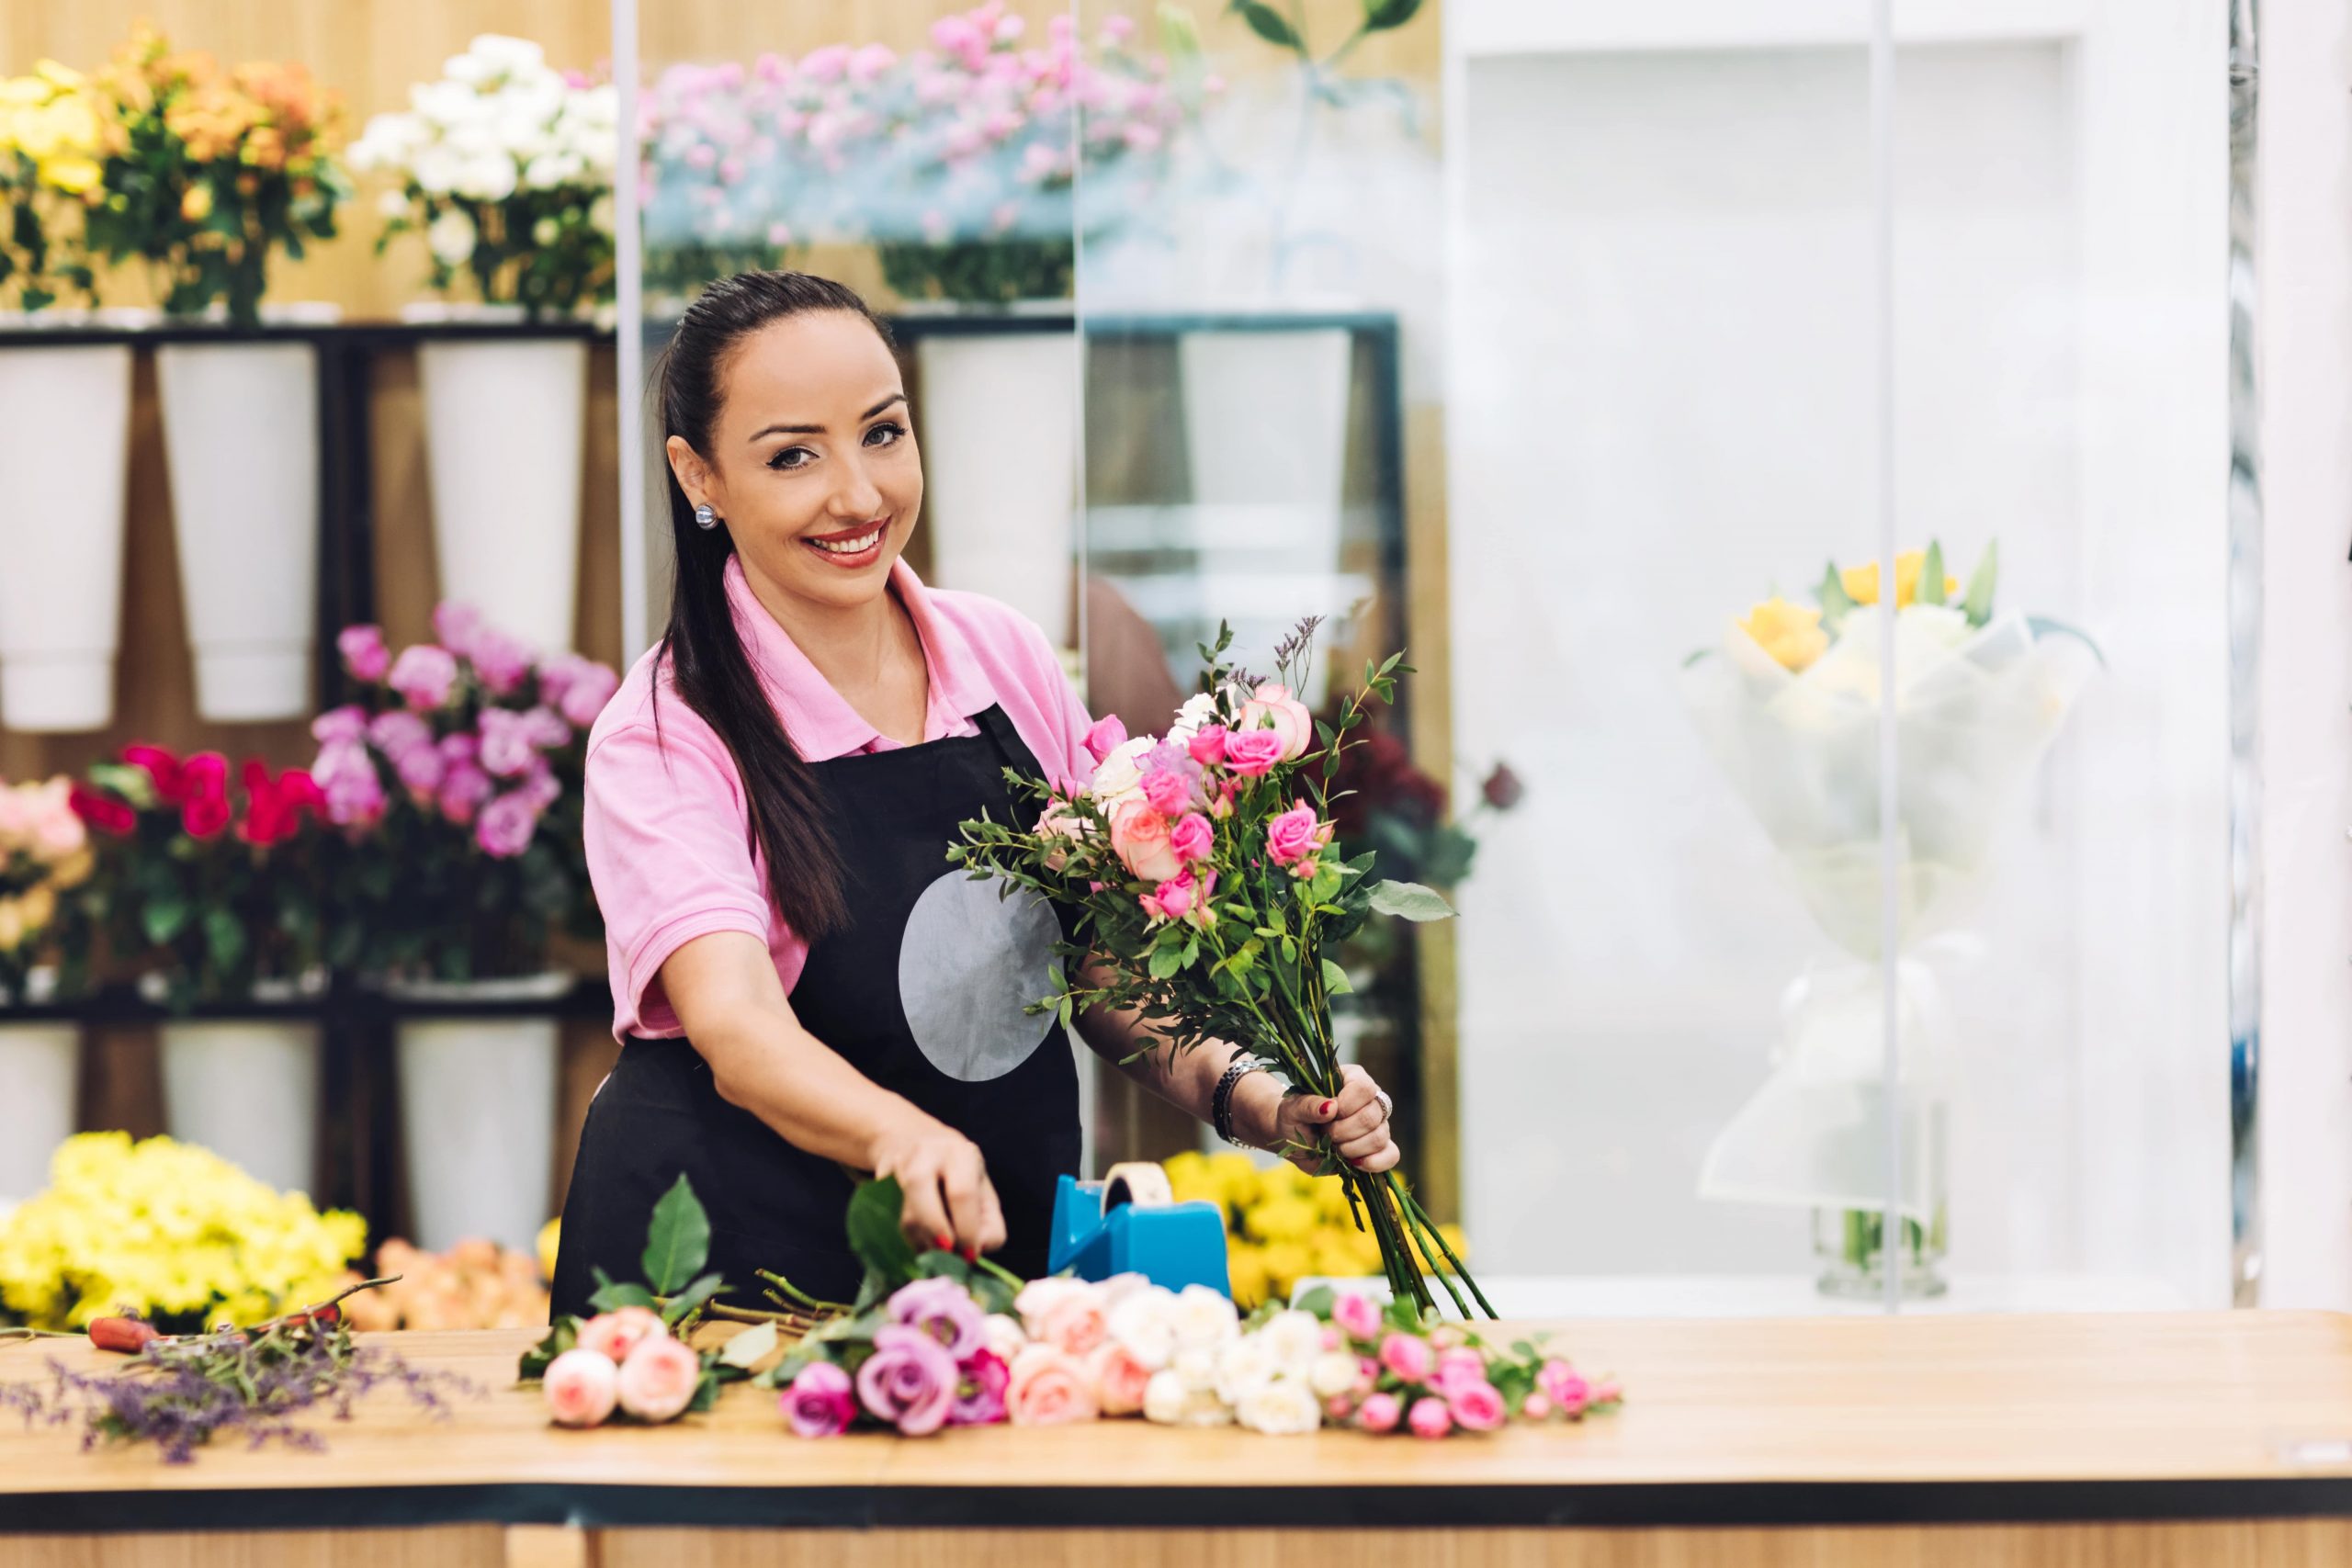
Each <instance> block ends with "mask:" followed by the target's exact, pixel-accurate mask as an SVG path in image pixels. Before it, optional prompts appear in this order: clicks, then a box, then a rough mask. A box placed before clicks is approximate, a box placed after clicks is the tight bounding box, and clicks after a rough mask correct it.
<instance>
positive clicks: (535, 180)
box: [523, 152, 565, 190]
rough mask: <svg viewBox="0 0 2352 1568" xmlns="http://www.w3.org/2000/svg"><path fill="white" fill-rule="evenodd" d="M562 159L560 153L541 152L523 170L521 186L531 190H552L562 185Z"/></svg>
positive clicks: (563, 170)
mask: <svg viewBox="0 0 2352 1568" xmlns="http://www.w3.org/2000/svg"><path fill="white" fill-rule="evenodd" d="M564 173H565V168H564V159H563V155H562V154H561V153H558V152H542V153H540V154H539V155H538V156H537V157H536V158H534V159H532V160H531V161H530V162H529V163H528V164H526V165H524V168H523V184H524V185H525V186H527V187H528V188H530V189H532V190H553V189H555V187H556V186H560V185H561V184H563V179H564Z"/></svg>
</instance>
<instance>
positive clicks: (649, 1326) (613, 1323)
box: [579, 1307, 670, 1366]
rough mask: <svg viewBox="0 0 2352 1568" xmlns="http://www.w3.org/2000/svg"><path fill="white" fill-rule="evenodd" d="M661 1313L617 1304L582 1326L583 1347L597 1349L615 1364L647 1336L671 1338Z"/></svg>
mask: <svg viewBox="0 0 2352 1568" xmlns="http://www.w3.org/2000/svg"><path fill="white" fill-rule="evenodd" d="M669 1333H670V1330H669V1328H668V1327H667V1326H666V1325H663V1323H662V1318H661V1314H658V1313H655V1312H653V1311H652V1310H651V1309H650V1308H647V1307H616V1308H615V1309H614V1310H612V1311H611V1312H607V1313H599V1314H597V1315H595V1316H594V1317H592V1318H590V1319H589V1320H588V1321H587V1322H585V1323H583V1324H582V1325H580V1340H579V1344H580V1348H582V1349H583V1350H594V1351H595V1352H596V1353H597V1354H598V1355H600V1356H602V1357H604V1358H605V1359H606V1360H608V1361H610V1362H612V1363H613V1364H614V1365H615V1366H618V1365H620V1363H621V1362H623V1361H626V1360H628V1353H629V1352H630V1351H631V1350H634V1349H636V1348H638V1347H639V1345H641V1344H643V1343H644V1342H645V1341H647V1340H648V1339H661V1338H666V1337H668V1336H669Z"/></svg>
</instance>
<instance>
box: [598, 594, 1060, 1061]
mask: <svg viewBox="0 0 2352 1568" xmlns="http://www.w3.org/2000/svg"><path fill="white" fill-rule="evenodd" d="M890 587H891V589H892V590H893V591H894V592H896V593H897V594H898V595H899V602H900V603H901V604H904V605H905V606H906V607H907V612H908V614H909V615H910V617H911V618H912V619H913V621H914V626H915V631H916V633H917V635H918V636H919V637H921V639H922V653H923V663H924V665H925V667H926V668H927V669H928V671H929V672H930V679H931V698H930V707H929V711H928V712H927V713H926V714H925V716H924V718H923V731H922V738H923V739H925V740H927V741H928V740H939V739H946V738H948V737H951V736H959V735H976V734H978V732H979V726H978V724H977V723H975V722H974V716H976V715H978V714H981V713H985V712H987V711H988V708H989V705H990V704H992V703H993V704H996V705H1000V706H1001V707H1002V708H1003V709H1004V712H1005V716H1006V717H1008V718H1010V719H1011V720H1012V728H1013V729H1014V730H1015V731H1016V732H1018V733H1019V735H1020V737H1021V739H1023V741H1025V742H1026V743H1027V744H1028V747H1029V750H1031V751H1033V752H1035V754H1036V757H1037V762H1038V765H1039V766H1040V767H1042V768H1044V769H1045V771H1046V775H1047V776H1048V777H1050V778H1053V779H1055V780H1057V781H1060V780H1068V779H1078V778H1084V777H1086V776H1087V775H1088V774H1089V773H1091V771H1092V768H1093V763H1092V761H1091V759H1090V758H1089V757H1088V756H1087V753H1086V747H1085V737H1086V731H1087V729H1088V728H1089V727H1090V725H1091V722H1092V721H1091V719H1089V718H1088V717H1087V714H1086V706H1085V705H1084V704H1083V703H1082V702H1081V701H1080V699H1079V695H1078V694H1077V692H1075V691H1073V690H1072V689H1071V687H1070V683H1069V677H1067V676H1066V675H1064V674H1063V673H1062V665H1061V660H1060V658H1059V656H1058V655H1057V654H1056V652H1055V651H1054V649H1053V647H1052V645H1051V644H1050V643H1049V642H1048V641H1047V640H1046V634H1045V633H1044V632H1042V631H1040V630H1038V629H1037V626H1036V625H1035V623H1034V622H1032V621H1030V620H1028V619H1027V618H1026V617H1024V616H1023V615H1021V614H1020V613H1019V612H1018V611H1015V610H1013V609H1011V608H1009V607H1008V606H1006V605H1004V604H999V603H998V602H997V601H995V600H993V599H989V598H984V597H982V596H981V595H979V594H977V593H958V592H951V591H948V590H944V589H940V590H935V589H927V588H925V587H924V586H923V585H922V581H920V580H918V579H917V578H916V576H915V573H914V569H913V568H911V567H910V566H908V565H907V563H906V562H905V561H903V560H901V561H899V562H898V563H897V565H895V566H894V567H893V568H892V569H891V572H890ZM727 596H728V600H729V603H730V604H732V605H733V606H734V608H735V625H736V627H737V629H738V630H739V631H740V632H741V635H742V638H743V647H744V649H745V651H746V652H748V653H749V654H750V655H751V657H752V663H753V667H754V668H755V669H757V671H759V674H760V678H761V682H762V683H763V685H764V686H765V687H766V688H767V693H768V699H769V701H771V702H772V703H774V704H775V710H776V715H777V716H778V717H779V718H781V719H782V720H783V722H784V727H785V733H786V734H787V735H789V736H790V737H791V738H792V740H793V743H794V745H796V746H797V748H798V749H799V751H800V754H801V755H802V756H803V757H806V758H807V759H808V760H809V761H812V762H821V761H829V760H830V759H831V758H834V757H845V756H849V755H851V754H852V753H854V752H861V751H888V750H897V749H898V747H899V742H898V741H895V740H892V739H889V738H888V736H885V735H883V734H881V733H880V732H879V731H877V730H876V728H874V727H873V726H872V725H870V724H868V723H866V722H865V719H863V718H861V717H859V716H858V713H857V710H856V709H855V708H854V707H852V706H850V705H849V704H848V702H846V701H845V700H844V699H843V698H842V695H841V694H839V693H837V692H835V691H834V690H833V688H832V687H831V685H830V684H828V683H827V682H826V680H825V678H824V677H823V676H822V675H820V674H819V673H818V672H817V667H816V666H815V665H813V664H811V663H810V662H809V657H808V655H806V654H804V653H802V652H801V651H800V649H799V647H798V646H797V644H795V643H794V642H793V640H792V638H791V637H789V636H787V635H786V632H785V630H784V628H783V627H782V626H778V625H776V623H775V617H774V616H772V615H769V614H768V613H767V611H766V610H765V609H764V608H763V606H762V605H761V604H760V602H759V601H758V599H756V598H755V597H753V596H752V589H751V584H750V583H749V582H747V581H745V580H744V577H743V568H742V564H741V562H740V561H735V560H729V562H728V563H727ZM659 652H660V650H659V649H654V650H652V651H650V652H648V653H647V654H646V655H645V657H644V658H642V659H640V660H638V661H637V665H636V667H635V668H634V669H632V670H630V671H629V672H628V679H627V680H625V681H623V682H621V688H620V691H619V692H618V693H617V694H616V695H615V696H614V698H613V700H612V702H611V703H610V704H609V705H606V707H605V712H604V715H603V716H602V717H600V718H598V719H597V721H596V726H595V728H594V730H592V731H591V732H590V733H589V737H588V787H587V803H586V808H587V822H586V835H587V850H588V875H589V879H590V880H591V881H592V882H593V883H594V886H595V889H596V903H597V905H598V907H599V908H602V909H603V911H604V916H605V948H606V956H607V959H608V962H609V964H610V968H611V975H612V984H613V1032H614V1034H615V1035H616V1036H617V1037H619V1038H622V1039H627V1038H628V1036H630V1035H632V1034H635V1035H639V1036H644V1037H648V1038H656V1039H659V1038H666V1037H670V1036H674V1035H677V1034H681V1033H684V1030H683V1029H682V1028H681V1027H680V1025H679V1023H678V1015H677V1014H676V1013H675V1012H673V1010H671V1008H670V1004H669V1002H668V1000H667V999H666V998H664V997H663V996H662V981H661V972H662V963H663V961H664V960H666V959H668V957H669V956H670V954H672V953H675V952H677V951H678V949H679V948H680V947H682V946H684V944H685V943H686V942H691V941H692V940H694V939H695V937H698V936H707V935H708V934H710V933H711V932H713V931H746V932H749V933H750V934H752V935H753V936H757V937H759V938H761V939H763V941H765V942H766V943H767V944H768V952H769V953H771V954H773V955H774V957H775V969H776V974H777V976H780V977H781V978H782V979H783V981H784V987H785V989H786V991H787V992H789V991H790V990H791V989H792V987H794V985H796V984H797V982H798V980H799V978H800V970H801V965H802V964H804V963H805V962H806V961H807V959H808V956H809V947H808V944H807V943H806V942H802V941H801V940H800V939H799V938H798V937H797V936H795V935H794V934H793V933H792V931H791V930H790V929H789V928H788V927H786V925H785V923H784V917H783V916H782V915H781V914H779V913H778V912H777V910H776V908H775V904H774V903H773V902H772V901H771V900H770V899H769V897H768V893H767V862H766V860H765V858H764V857H763V855H762V854H761V853H760V850H759V845H758V840H757V839H756V838H755V837H754V835H753V834H752V825H751V814H750V810H749V808H748V807H747V806H746V805H745V802H744V796H743V785H742V780H741V775H740V774H738V773H737V772H736V769H735V762H734V759H733V758H732V757H731V756H730V755H729V753H728V750H727V746H726V743H725V742H724V741H722V740H720V739H719V738H718V733H717V732H716V731H714V730H713V729H712V728H710V726H709V725H707V724H706V723H705V722H704V721H703V720H702V718H701V717H700V716H698V715H696V714H695V711H694V710H693V709H692V708H689V707H688V706H687V705H685V703H684V700H683V699H681V698H680V697H679V695H678V693H677V688H676V686H675V685H674V684H673V682H672V679H671V674H670V670H669V666H668V665H667V663H662V666H661V668H660V669H659V670H658V671H657V670H656V669H655V664H656V662H657V655H658V654H659ZM656 681H659V682H661V687H662V725H661V730H660V732H659V734H658V735H657V733H656V732H655V729H654V723H653V689H654V682H656ZM939 848H940V853H941V857H942V858H941V862H940V864H941V866H942V868H943V869H944V868H945V865H946V860H945V855H946V851H947V846H946V845H945V844H944V843H943V844H942V845H940V847H939Z"/></svg>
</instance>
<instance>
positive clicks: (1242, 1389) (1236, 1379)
mask: <svg viewBox="0 0 2352 1568" xmlns="http://www.w3.org/2000/svg"><path fill="white" fill-rule="evenodd" d="M1281 1371H1283V1366H1282V1364H1281V1363H1280V1362H1278V1361H1276V1360H1275V1359H1274V1356H1273V1348H1272V1346H1270V1345H1268V1344H1267V1343H1266V1337H1265V1336H1264V1335H1262V1334H1246V1335H1244V1336H1242V1337H1240V1338H1238V1339H1236V1340H1233V1341H1231V1342H1230V1343H1228V1344H1227V1346H1226V1347H1225V1348H1224V1349H1222V1350H1220V1351H1218V1352H1217V1358H1216V1393H1217V1397H1218V1398H1219V1399H1222V1400H1224V1401H1225V1402H1226V1403H1227V1404H1230V1405H1233V1406H1234V1407H1235V1408H1237V1409H1238V1408H1239V1407H1240V1404H1241V1402H1242V1401H1243V1400H1244V1399H1246V1398H1248V1397H1249V1396H1250V1394H1252V1393H1256V1392H1257V1391H1258V1390H1259V1389H1261V1388H1263V1387H1264V1386H1265V1385H1266V1384H1268V1383H1270V1382H1273V1381H1274V1378H1275V1376H1276V1375H1277V1374H1278V1373H1280V1372H1281Z"/></svg>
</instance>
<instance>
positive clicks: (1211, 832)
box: [1168, 811, 1216, 862]
mask: <svg viewBox="0 0 2352 1568" xmlns="http://www.w3.org/2000/svg"><path fill="white" fill-rule="evenodd" d="M1168 847H1169V848H1170V849H1171V850H1173V851H1175V852H1176V858H1177V859H1178V860H1181V861H1188V862H1189V861H1204V860H1206V859H1208V858H1209V857H1210V856H1211V855H1213V854H1215V853H1216V829H1215V828H1212V827H1210V826H1209V819H1208V818H1205V817H1204V816H1202V815H1201V814H1200V813H1199V812H1197V811H1193V812H1187V813H1186V814H1185V815H1184V816H1183V817H1182V818H1178V820H1177V823H1176V826H1174V827H1173V828H1170V829H1168Z"/></svg>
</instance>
